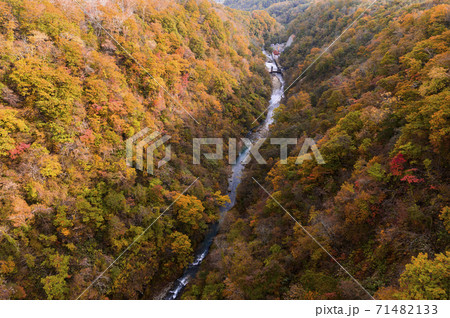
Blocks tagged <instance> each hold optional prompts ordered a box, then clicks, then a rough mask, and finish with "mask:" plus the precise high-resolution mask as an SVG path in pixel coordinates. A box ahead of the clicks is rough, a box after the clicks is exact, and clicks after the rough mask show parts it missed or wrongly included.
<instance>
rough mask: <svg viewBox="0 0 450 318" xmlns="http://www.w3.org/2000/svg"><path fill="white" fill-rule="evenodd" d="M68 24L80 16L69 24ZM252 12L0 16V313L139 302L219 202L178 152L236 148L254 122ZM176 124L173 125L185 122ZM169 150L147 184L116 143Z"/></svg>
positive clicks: (213, 181) (38, 5)
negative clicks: (220, 145)
mask: <svg viewBox="0 0 450 318" xmlns="http://www.w3.org/2000/svg"><path fill="white" fill-rule="evenodd" d="M82 9H83V10H82ZM275 28H276V22H275V20H274V19H272V18H270V17H269V15H268V14H267V13H265V12H257V13H244V12H237V11H234V10H231V9H228V8H225V7H223V6H219V5H216V4H213V3H210V2H209V1H207V0H188V1H166V0H163V1H161V0H137V1H136V0H134V1H123V0H121V1H114V0H107V1H71V0H58V1H47V0H1V1H0V185H1V188H0V299H24V298H26V299H46V298H48V299H70V298H72V299H73V298H77V297H78V296H79V295H80V294H81V293H82V292H83V291H84V290H85V289H86V288H87V287H88V286H89V285H90V284H91V282H93V281H94V279H96V278H97V277H98V276H99V275H100V274H101V273H102V272H103V271H105V270H107V269H108V266H109V265H110V264H111V262H113V261H114V259H115V258H116V257H117V256H119V255H120V253H121V252H122V251H123V250H124V249H125V248H126V247H127V246H129V244H131V243H132V242H133V241H134V240H135V239H136V238H138V236H139V234H140V233H142V231H143V230H144V229H145V228H146V227H147V226H149V225H150V224H152V222H154V221H155V219H156V218H157V217H158V216H159V215H160V213H162V212H163V211H164V210H165V209H166V208H167V207H168V206H169V205H170V204H171V202H173V201H174V199H175V198H177V197H178V196H180V194H181V193H182V192H183V191H184V190H185V189H186V188H187V186H189V185H190V184H192V183H193V182H194V181H195V179H196V178H197V177H199V178H200V179H199V180H198V181H197V182H196V183H195V184H194V185H193V186H192V187H191V188H190V189H189V191H188V192H186V193H185V194H184V195H181V197H180V199H179V200H178V201H177V202H176V203H175V204H174V206H173V208H172V209H171V210H170V211H169V212H168V213H167V214H166V215H164V216H163V217H161V218H160V219H159V220H158V222H156V223H155V224H154V225H153V226H152V227H151V228H150V229H149V230H148V231H147V232H146V233H145V235H143V236H142V237H140V240H139V241H138V242H137V243H136V244H135V245H133V247H132V248H131V249H130V250H128V252H127V253H126V254H125V255H124V257H123V258H122V259H120V260H119V261H118V262H116V263H115V264H114V266H113V267H112V268H109V269H108V270H107V271H106V272H105V273H104V275H103V276H102V277H101V278H100V279H99V280H98V281H97V282H96V284H94V285H93V286H92V288H90V289H89V290H88V291H87V292H86V293H85V294H84V295H83V297H82V298H88V299H101V298H116V299H117V298H119V299H120V298H128V299H136V298H143V297H154V296H155V295H156V294H157V293H158V292H159V291H161V290H162V287H163V286H165V285H166V283H168V282H170V281H172V280H174V279H176V278H177V277H178V275H180V273H181V272H182V270H183V268H184V267H185V266H186V265H187V264H188V263H189V262H190V261H191V260H192V258H193V251H194V249H195V248H196V246H197V245H198V243H199V242H200V241H201V240H202V238H203V235H204V233H205V231H206V229H207V226H208V224H210V223H212V222H214V221H215V220H217V216H218V208H219V206H220V205H222V204H223V202H224V201H225V197H224V196H223V195H222V194H221V193H223V192H224V190H225V189H224V188H225V187H226V177H227V173H228V167H227V166H226V163H222V162H217V163H215V164H214V165H212V164H211V165H210V166H208V165H206V166H205V165H204V166H202V167H200V166H192V164H191V162H192V158H191V155H190V154H191V153H192V145H191V144H190V142H191V141H190V140H191V138H192V136H205V135H212V136H214V135H216V136H224V137H225V136H236V137H238V136H239V137H240V136H242V135H243V134H245V133H246V132H247V131H248V129H249V128H250V126H251V123H252V122H253V120H254V119H255V118H256V117H257V116H258V115H259V112H260V111H262V110H263V109H264V108H265V107H266V106H267V97H268V96H269V94H270V78H269V75H268V74H267V73H266V71H265V69H264V57H263V55H262V54H261V51H260V48H261V47H262V45H263V42H262V38H263V37H267V35H268V34H270V33H271V32H272V31H274V30H275ZM188 113H189V114H188ZM145 127H149V128H150V129H151V130H152V131H159V132H162V133H165V134H169V135H171V136H172V143H173V148H174V149H173V154H172V161H171V162H170V164H168V165H166V166H165V167H164V168H163V169H160V170H158V171H157V172H156V175H155V176H150V175H148V174H146V173H142V172H139V171H137V170H136V169H134V168H132V167H127V166H126V161H125V142H124V141H125V140H126V139H127V138H129V137H131V136H133V135H134V134H135V133H137V132H139V131H140V130H141V129H143V128H145Z"/></svg>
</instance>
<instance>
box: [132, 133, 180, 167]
mask: <svg viewBox="0 0 450 318" xmlns="http://www.w3.org/2000/svg"><path fill="white" fill-rule="evenodd" d="M160 135H161V133H159V132H157V131H155V132H153V133H150V129H149V128H144V129H143V130H141V131H140V132H138V133H137V134H136V135H134V136H133V137H131V138H129V139H127V140H126V152H127V166H129V167H132V166H133V153H134V152H133V147H134V148H135V149H136V169H137V170H141V171H143V170H144V150H145V149H146V150H147V151H146V154H147V172H148V173H149V174H153V172H154V171H153V166H154V153H155V151H156V149H157V148H159V147H161V146H162V145H164V143H165V142H167V141H168V140H169V139H170V138H171V137H170V136H169V135H163V136H161V138H159V137H160ZM157 138H159V139H157ZM155 139H157V140H155ZM171 155H172V154H171V148H170V145H167V146H166V147H165V156H164V158H163V159H161V160H160V161H159V162H158V168H161V167H162V166H164V165H165V164H166V163H167V162H168V161H169V160H170V159H171Z"/></svg>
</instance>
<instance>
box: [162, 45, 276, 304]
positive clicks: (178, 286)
mask: <svg viewBox="0 0 450 318" xmlns="http://www.w3.org/2000/svg"><path fill="white" fill-rule="evenodd" d="M263 53H264V55H265V56H266V57H267V60H266V68H267V70H268V71H271V70H277V69H278V66H277V63H276V62H275V61H274V60H273V57H272V56H271V55H270V54H268V53H267V52H265V51H263ZM272 82H273V85H272V86H273V89H272V97H271V99H270V104H269V108H268V109H267V116H266V119H265V120H264V122H263V123H262V124H261V125H260V126H259V127H258V128H257V129H256V130H255V131H253V132H251V133H250V134H249V136H248V138H249V139H250V140H251V141H252V143H255V142H257V141H258V140H259V139H261V138H265V137H267V136H268V134H269V127H270V125H271V124H272V123H273V121H274V118H273V116H274V110H275V109H276V108H277V107H278V106H280V102H281V99H282V97H283V92H284V80H283V76H282V74H278V73H274V74H272ZM249 156H250V149H249V148H244V149H243V150H242V151H241V153H240V154H239V157H238V158H237V162H236V164H235V165H233V166H232V173H231V177H230V179H229V184H228V196H229V198H230V203H228V204H226V205H225V206H224V207H222V208H221V209H220V220H222V219H223V217H224V215H225V213H226V212H228V211H229V210H231V208H233V206H234V204H235V203H236V190H237V187H238V185H239V183H240V182H241V177H242V174H243V172H244V169H245V162H246V161H247V160H248V157H249ZM220 223H221V222H220V221H219V222H216V223H215V224H213V225H212V226H211V227H210V229H209V230H208V232H207V234H206V237H205V239H204V240H203V242H202V243H201V244H200V246H199V248H198V249H197V252H196V254H195V259H194V261H193V262H192V263H191V264H189V265H188V267H187V268H186V269H185V270H184V273H183V276H181V277H180V278H179V279H177V280H176V281H175V282H174V283H173V286H172V288H171V289H170V290H169V292H168V293H167V294H166V296H165V297H164V299H167V300H173V299H177V298H179V297H180V296H181V293H182V292H183V290H184V288H185V286H186V285H187V284H188V283H189V281H190V280H191V279H192V278H193V277H195V275H196V274H197V272H198V270H199V268H200V265H201V263H202V261H203V260H204V259H205V257H206V255H207V254H208V251H209V248H210V247H211V245H212V243H213V241H214V237H215V236H216V235H217V233H218V231H219V226H220Z"/></svg>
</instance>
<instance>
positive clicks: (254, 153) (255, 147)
mask: <svg viewBox="0 0 450 318" xmlns="http://www.w3.org/2000/svg"><path fill="white" fill-rule="evenodd" d="M266 140H267V138H260V139H259V140H258V141H256V142H252V141H251V140H250V139H248V138H241V141H242V143H243V144H244V146H245V148H246V149H247V151H248V155H247V156H245V158H244V160H243V161H242V163H243V164H247V163H249V162H250V160H251V157H253V158H255V160H256V162H257V163H258V164H260V165H265V164H267V162H266V161H265V160H264V158H263V157H262V156H261V154H260V153H259V148H261V146H262V145H263V144H264V143H265V142H266ZM193 141H194V150H193V164H195V165H198V164H200V161H201V160H200V158H201V146H202V145H215V146H216V151H215V153H204V154H203V155H204V156H205V158H206V159H209V160H222V159H223V139H221V138H194V140H193ZM236 143H237V140H236V139H235V138H230V139H229V140H228V152H229V153H228V160H229V163H230V164H236V162H237V156H238V153H237V151H236V149H237V147H236ZM270 143H271V144H272V145H279V146H280V163H281V164H283V165H285V164H287V163H288V160H287V158H288V145H297V144H298V139H297V138H271V139H270ZM309 151H311V152H312V154H313V155H314V158H315V159H316V161H317V163H318V164H320V165H323V164H325V160H323V157H322V154H321V153H320V151H319V148H318V147H317V145H316V143H315V142H314V139H311V138H306V139H305V141H304V142H303V145H302V148H301V149H300V153H299V154H298V156H297V159H296V161H295V164H296V165H301V164H302V163H303V162H304V161H307V160H312V159H313V158H312V155H311V154H310V153H308V152H309Z"/></svg>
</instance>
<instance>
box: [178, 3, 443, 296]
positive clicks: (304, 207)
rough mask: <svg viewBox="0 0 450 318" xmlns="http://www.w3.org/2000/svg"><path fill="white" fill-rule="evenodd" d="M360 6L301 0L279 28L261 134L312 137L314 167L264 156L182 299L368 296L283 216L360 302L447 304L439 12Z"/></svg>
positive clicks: (271, 151)
mask: <svg viewBox="0 0 450 318" xmlns="http://www.w3.org/2000/svg"><path fill="white" fill-rule="evenodd" d="M369 5H370V1H355V0H328V1H315V2H313V3H311V4H310V5H309V6H308V8H307V9H306V10H304V12H303V13H302V14H300V15H298V16H297V17H296V18H295V19H293V20H292V21H291V22H290V23H289V24H287V25H286V36H288V35H290V34H295V36H296V37H295V41H294V43H293V45H292V46H291V47H289V48H288V49H287V50H286V51H285V52H284V53H283V54H282V55H281V63H282V65H283V67H284V68H285V79H286V83H287V85H290V84H291V83H294V84H293V85H292V86H291V87H289V89H288V91H287V92H286V96H285V100H284V102H283V105H282V106H281V107H280V108H279V109H278V110H277V115H276V123H275V124H274V125H273V127H272V129H271V131H272V136H273V137H286V138H292V137H298V138H302V140H304V138H306V137H309V138H313V139H314V140H315V141H316V143H317V145H318V147H319V149H320V151H321V153H322V156H323V157H324V160H325V162H326V163H325V164H324V165H320V164H318V163H317V162H316V161H315V160H311V161H305V162H304V163H303V164H302V165H301V166H298V165H296V164H295V159H296V155H297V154H298V153H299V151H300V148H301V146H302V144H303V142H299V144H298V146H292V149H290V151H291V152H290V154H291V157H290V158H289V159H288V164H287V165H283V164H281V163H280V162H279V158H278V157H279V148H276V147H275V146H270V145H266V146H265V147H264V148H263V149H264V150H263V151H262V153H263V157H264V158H271V160H269V165H266V166H264V165H256V164H252V165H250V166H249V167H248V168H247V170H246V175H245V177H244V179H243V182H242V184H241V186H240V188H239V194H238V203H237V206H236V207H235V208H234V209H233V210H232V211H230V212H229V213H228V214H227V216H226V219H225V220H224V222H223V225H222V227H221V233H220V234H219V235H218V236H217V238H216V241H215V244H214V247H213V250H212V251H211V252H210V255H209V256H208V257H207V259H206V262H205V263H204V264H203V267H202V270H201V272H200V273H199V275H198V277H197V279H196V281H195V282H194V283H192V284H191V285H190V286H189V287H188V290H187V291H186V292H185V293H184V295H183V298H185V299H355V298H356V299H358V298H360V299H368V298H369V295H367V293H366V292H365V291H364V289H363V288H361V287H360V286H358V285H357V284H356V283H355V281H354V280H352V279H351V277H350V276H349V275H348V274H347V273H346V272H344V271H343V270H342V269H341V268H340V267H339V266H338V265H337V264H336V262H334V261H333V260H332V259H331V257H330V255H327V254H326V253H325V251H324V250H323V249H321V248H320V247H319V246H318V244H317V243H316V242H314V241H313V240H312V239H311V238H310V237H309V236H308V235H307V234H306V233H305V231H303V230H302V228H301V227H300V226H298V224H296V223H295V222H294V221H293V220H292V218H291V217H290V216H289V215H288V214H287V213H286V212H285V211H284V209H286V210H287V211H288V212H289V213H291V214H292V215H293V217H294V218H295V219H296V220H298V221H299V222H300V223H301V224H303V226H304V228H305V229H306V230H307V231H308V232H309V233H310V234H311V235H312V236H314V237H315V238H316V239H317V241H318V242H319V243H320V244H321V245H322V246H323V247H324V248H325V249H326V250H327V251H329V252H330V254H331V255H332V256H333V257H334V258H335V259H336V260H337V261H338V262H339V263H340V264H342V265H343V267H344V268H345V269H346V270H348V272H349V273H350V274H351V275H352V276H353V277H355V279H356V280H357V281H358V282H360V283H361V285H362V286H363V287H364V288H365V289H366V290H367V291H368V292H369V293H370V294H371V295H372V296H373V297H374V298H376V299H449V298H450V252H449V244H450V206H449V205H450V204H449V198H450V189H449V177H450V176H449V171H450V167H449V162H450V148H449V146H450V137H449V136H450V134H449V133H450V90H449V84H450V76H449V66H450V52H449V47H450V43H449V42H450V30H449V27H450V6H449V4H448V2H446V1H440V0H425V1H396V0H392V1H378V2H375V3H374V4H373V5H372V6H370V7H369ZM365 10H366V11H365ZM355 20H357V21H356V22H355V23H353V21H355ZM281 22H282V21H281ZM352 23H353V24H352ZM343 32H344V34H342V33H343ZM341 34H342V36H341V37H339V35H341ZM338 37H339V38H338ZM336 38H338V40H337V41H336V42H335V43H334V45H333V46H331V47H330V48H329V49H328V47H329V46H330V44H331V43H333V41H335V39H336ZM319 56H320V58H319V59H317V58H318V57H319ZM311 65H312V66H311ZM310 66H311V67H310ZM308 68H309V69H308ZM305 70H306V72H305V74H304V75H303V76H301V78H298V77H299V76H300V75H301V74H302V73H303V72H304V71H305ZM252 178H255V180H257V181H258V182H260V183H261V184H262V186H263V187H264V188H265V189H267V190H268V192H269V193H271V195H272V196H273V198H274V199H275V200H276V201H278V202H279V203H280V204H281V206H282V207H283V208H284V209H283V208H282V207H281V206H280V205H278V204H277V203H276V202H275V200H274V199H272V198H270V197H268V195H267V193H265V191H264V190H263V189H262V188H261V187H260V186H259V185H258V184H257V183H256V182H255V181H254V180H253V179H252Z"/></svg>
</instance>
